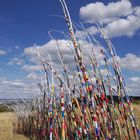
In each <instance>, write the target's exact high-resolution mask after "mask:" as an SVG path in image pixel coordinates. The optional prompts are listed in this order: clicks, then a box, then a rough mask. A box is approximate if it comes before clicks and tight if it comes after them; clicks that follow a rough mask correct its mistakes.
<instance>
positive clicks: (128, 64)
mask: <svg viewBox="0 0 140 140" xmlns="http://www.w3.org/2000/svg"><path fill="white" fill-rule="evenodd" d="M120 65H121V67H122V68H123V69H126V70H131V71H140V57H138V56H136V55H135V54H132V53H128V54H127V55H126V56H125V57H123V58H121V59H120Z"/></svg>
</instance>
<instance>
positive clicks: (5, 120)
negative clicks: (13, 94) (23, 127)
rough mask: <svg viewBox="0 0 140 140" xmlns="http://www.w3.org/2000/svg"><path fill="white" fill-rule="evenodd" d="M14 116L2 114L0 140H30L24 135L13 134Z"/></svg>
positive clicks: (0, 114) (0, 118) (0, 115)
mask: <svg viewBox="0 0 140 140" xmlns="http://www.w3.org/2000/svg"><path fill="white" fill-rule="evenodd" d="M13 117H14V116H13V114H12V113H0V140H29V139H28V138H26V137H25V136H23V135H18V134H14V133H13V125H12V120H13Z"/></svg>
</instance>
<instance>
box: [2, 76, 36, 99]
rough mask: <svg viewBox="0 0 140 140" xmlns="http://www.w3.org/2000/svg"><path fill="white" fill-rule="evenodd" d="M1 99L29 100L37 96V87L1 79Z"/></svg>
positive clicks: (22, 82)
mask: <svg viewBox="0 0 140 140" xmlns="http://www.w3.org/2000/svg"><path fill="white" fill-rule="evenodd" d="M0 85H1V86H0V98H1V99H6V98H8V99H13V98H28V97H33V96H35V95H36V92H35V90H36V87H35V86H36V85H35V84H31V83H30V84H29V83H25V82H24V81H21V80H7V79H6V78H2V79H0Z"/></svg>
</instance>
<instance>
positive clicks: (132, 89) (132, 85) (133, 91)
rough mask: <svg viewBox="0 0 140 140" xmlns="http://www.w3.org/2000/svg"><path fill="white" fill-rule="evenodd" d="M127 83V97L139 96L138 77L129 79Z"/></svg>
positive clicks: (139, 78)
mask: <svg viewBox="0 0 140 140" xmlns="http://www.w3.org/2000/svg"><path fill="white" fill-rule="evenodd" d="M129 81H130V82H129V83H128V92H129V95H135V96H140V77H130V78H129Z"/></svg>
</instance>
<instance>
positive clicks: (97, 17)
mask: <svg viewBox="0 0 140 140" xmlns="http://www.w3.org/2000/svg"><path fill="white" fill-rule="evenodd" d="M131 13H132V4H131V3H130V1H128V0H121V1H118V2H110V3H108V4H107V5H105V4H104V3H102V2H96V3H91V4H88V5H86V6H84V7H81V8H80V16H81V18H82V19H83V20H85V21H86V22H88V23H95V21H98V22H100V21H101V22H105V23H107V22H110V21H112V20H113V19H115V18H116V17H120V16H127V15H129V14H131Z"/></svg>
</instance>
